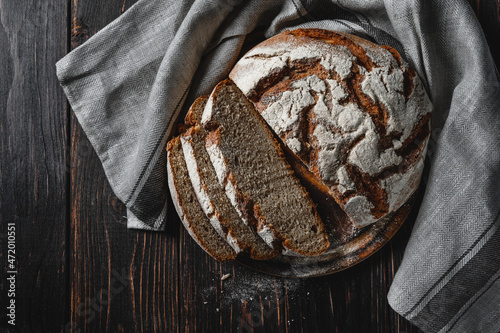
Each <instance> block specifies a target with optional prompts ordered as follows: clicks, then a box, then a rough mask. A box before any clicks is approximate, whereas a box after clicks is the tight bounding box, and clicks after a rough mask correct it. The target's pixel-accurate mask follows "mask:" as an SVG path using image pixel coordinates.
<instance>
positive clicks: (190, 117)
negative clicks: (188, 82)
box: [184, 95, 208, 126]
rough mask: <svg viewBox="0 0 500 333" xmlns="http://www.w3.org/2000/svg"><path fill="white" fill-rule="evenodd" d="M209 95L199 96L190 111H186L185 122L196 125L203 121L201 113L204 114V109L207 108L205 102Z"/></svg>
mask: <svg viewBox="0 0 500 333" xmlns="http://www.w3.org/2000/svg"><path fill="white" fill-rule="evenodd" d="M207 100H208V96H207V95H203V96H200V97H198V98H197V99H196V100H195V101H194V102H193V104H192V105H191V107H190V108H189V110H188V112H187V113H186V117H184V124H186V125H188V126H195V125H196V124H199V123H200V122H201V115H202V114H203V109H204V108H205V104H207Z"/></svg>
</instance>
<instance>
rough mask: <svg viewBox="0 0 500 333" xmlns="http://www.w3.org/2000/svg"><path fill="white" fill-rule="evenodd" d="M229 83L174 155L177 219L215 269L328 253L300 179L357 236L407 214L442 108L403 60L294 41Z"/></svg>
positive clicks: (271, 42) (283, 42) (256, 54)
mask: <svg viewBox="0 0 500 333" xmlns="http://www.w3.org/2000/svg"><path fill="white" fill-rule="evenodd" d="M229 77H230V79H227V80H225V81H222V82H220V83H219V84H218V85H217V86H216V87H215V89H214V90H213V91H212V93H211V95H210V96H202V97H200V98H198V99H197V100H196V101H195V103H194V104H193V105H192V106H191V108H190V110H189V112H188V114H187V115H186V118H185V124H186V127H185V130H184V131H182V134H181V135H179V136H178V137H175V138H173V139H172V140H171V141H170V142H169V143H168V147H167V150H168V175H169V188H170V191H171V195H172V197H173V199H174V200H173V201H174V203H175V206H176V209H177V212H178V214H179V216H180V217H181V220H182V222H183V223H184V225H185V227H186V229H187V230H188V231H189V233H190V234H191V236H192V237H193V238H194V239H195V240H196V241H197V242H198V244H200V246H201V247H202V248H203V249H204V250H205V251H206V252H208V253H209V254H210V255H212V256H213V257H214V258H216V259H218V260H227V259H233V258H235V257H236V256H237V255H238V254H240V253H245V254H248V255H249V256H250V257H251V258H253V259H269V258H272V257H274V256H276V255H278V254H280V253H283V254H289V255H303V256H314V255H319V254H321V253H323V252H324V251H325V250H326V249H327V248H328V247H329V240H328V236H327V232H326V229H325V225H324V223H323V222H322V220H321V218H320V216H319V214H318V211H317V207H316V205H315V203H314V202H313V201H312V200H311V198H310V195H309V194H308V192H307V191H306V189H305V188H304V187H303V186H302V185H301V183H300V181H299V179H298V178H297V176H298V177H300V179H301V181H303V183H307V185H308V188H311V187H310V186H312V188H313V189H314V191H315V192H316V191H318V192H321V193H322V195H324V196H325V197H327V198H329V200H330V202H333V203H335V205H336V206H337V207H339V209H340V210H341V211H342V214H343V215H345V216H347V221H344V222H345V223H346V224H350V225H351V226H352V227H353V228H364V227H367V226H369V225H371V224H374V223H376V222H377V221H379V220H381V219H382V218H384V217H385V216H387V215H388V214H389V213H391V212H395V211H397V210H398V209H399V208H400V207H402V205H403V204H404V203H405V202H406V201H407V200H408V199H409V198H410V197H411V195H412V194H413V193H414V192H415V191H416V190H417V188H418V184H419V182H420V177H421V174H422V170H423V165H424V164H423V161H424V158H425V152H426V147H427V142H428V139H429V135H430V117H431V111H432V104H431V102H430V100H429V98H428V96H427V94H426V91H425V89H424V86H423V84H422V82H421V81H420V79H419V78H418V76H417V75H416V72H415V71H414V70H412V69H411V68H410V67H409V66H408V64H407V63H406V62H405V61H404V59H402V58H401V57H400V55H399V53H398V52H397V51H396V50H394V49H393V48H391V47H388V46H380V45H377V44H375V43H372V42H370V41H367V40H365V39H362V38H360V37H357V36H353V35H349V34H345V33H337V32H332V31H326V30H320V29H298V30H294V31H285V32H283V33H281V34H279V35H277V36H274V37H272V38H270V39H268V40H266V41H264V42H263V43H261V44H259V45H257V46H256V47H254V48H253V49H252V50H250V51H249V52H248V53H247V54H246V55H244V56H243V57H242V58H241V59H240V60H239V61H238V63H237V64H236V65H235V67H234V68H233V70H232V71H231V73H230V74H229ZM284 151H285V152H286V154H284ZM290 165H292V166H293V168H292V167H291V166H290ZM294 170H295V171H294ZM320 208H322V207H320Z"/></svg>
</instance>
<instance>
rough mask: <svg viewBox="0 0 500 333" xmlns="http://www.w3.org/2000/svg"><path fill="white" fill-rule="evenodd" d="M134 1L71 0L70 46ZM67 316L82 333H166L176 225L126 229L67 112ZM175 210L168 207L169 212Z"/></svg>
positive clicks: (172, 310)
mask: <svg viewBox="0 0 500 333" xmlns="http://www.w3.org/2000/svg"><path fill="white" fill-rule="evenodd" d="M133 3H135V1H114V0H106V1H103V0H101V1H94V0H92V1H90V0H75V1H73V3H72V14H71V25H72V38H71V46H72V48H75V47H77V46H79V45H81V44H82V43H83V42H85V41H86V40H87V39H88V38H89V37H90V36H92V35H93V34H95V33H96V32H97V31H99V30H100V29H102V28H103V27H104V26H105V25H107V24H108V23H110V22H111V21H112V20H114V19H115V18H117V17H118V16H119V15H120V14H122V13H123V12H124V11H125V10H126V9H127V8H129V7H130V6H131V5H132V4H133ZM71 134H72V135H71V146H72V154H71V155H72V156H71V160H72V163H73V165H74V168H72V170H71V184H72V186H71V198H72V200H71V208H72V210H71V243H72V244H71V248H70V256H71V286H70V289H71V321H72V324H73V329H77V328H79V329H81V330H82V332H83V331H85V332H108V331H110V332H130V331H143V332H167V331H168V332H171V331H175V330H176V328H177V327H178V326H177V318H178V315H177V308H178V300H177V281H178V280H177V279H178V274H177V265H178V261H177V257H178V240H179V237H178V235H177V234H178V232H179V229H178V226H177V227H174V229H173V230H167V231H166V232H164V233H152V232H144V231H135V230H127V229H126V225H125V223H126V220H125V218H124V216H125V214H126V212H125V208H124V206H123V204H122V203H121V202H120V201H119V200H118V199H117V198H116V196H115V195H114V194H113V192H112V190H111V188H110V186H109V184H108V182H107V180H106V178H105V175H104V172H103V169H102V166H101V164H100V161H99V159H98V157H97V156H96V155H95V153H94V151H93V150H92V149H91V146H90V143H89V141H88V139H87V137H86V136H85V134H84V132H83V130H82V129H81V127H80V125H79V124H78V121H77V119H76V118H75V117H74V115H72V117H71ZM173 211H174V210H173V209H171V212H173Z"/></svg>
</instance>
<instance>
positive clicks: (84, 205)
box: [0, 0, 500, 332]
mask: <svg viewBox="0 0 500 333" xmlns="http://www.w3.org/2000/svg"><path fill="white" fill-rule="evenodd" d="M498 1H499V0H474V1H472V0H470V3H471V5H472V7H473V8H474V11H475V12H476V14H477V17H478V18H479V20H480V22H481V24H482V26H483V29H484V31H485V34H486V37H487V39H488V42H489V44H490V47H491V51H492V53H493V56H494V58H495V60H496V63H497V66H498V65H499V64H500V12H499V7H500V5H499V2H498ZM135 2H136V0H128V1H127V0H73V1H61V0H60V1H55V0H45V1H39V0H38V1H37V0H0V112H1V113H0V175H1V177H0V179H1V180H0V181H1V185H0V189H1V190H0V222H1V224H0V235H1V251H0V260H1V265H2V269H1V275H0V278H1V280H0V289H1V290H0V295H1V296H0V309H1V310H0V312H1V314H0V315H1V328H2V332H3V331H4V328H5V331H8V332H11V331H14V330H12V327H11V326H9V325H8V324H7V320H8V319H10V318H8V317H7V316H6V315H7V313H8V311H7V310H6V307H7V305H8V303H7V302H8V301H9V300H10V299H11V298H10V297H7V293H8V291H9V289H10V283H9V282H8V281H7V273H6V272H7V270H9V267H8V257H7V246H8V236H7V231H8V226H9V223H14V226H15V238H16V239H15V246H16V253H15V255H16V261H15V263H14V265H15V270H17V272H18V273H17V275H16V281H15V298H14V299H15V301H16V303H15V306H16V313H15V315H16V317H15V318H16V329H17V330H18V331H22V332H61V331H63V332H70V331H72V332H73V331H74V332H108V331H109V332H132V331H143V332H184V331H187V332H236V331H243V332H332V331H335V332H419V330H418V329H417V328H416V327H414V326H412V325H411V324H410V323H409V322H408V321H406V320H405V319H404V318H402V317H400V316H399V315H398V314H396V313H395V312H394V311H392V309H391V308H390V307H389V305H388V303H387V299H386V295H387V292H388V290H389V286H390V285H391V282H392V279H393V277H394V273H395V272H396V270H397V268H398V266H399V264H400V262H401V260H402V257H403V251H404V248H405V245H406V243H407V241H408V238H409V235H410V232H411V227H412V222H413V220H414V216H415V213H413V214H412V216H413V217H411V218H410V219H409V220H408V221H407V223H405V225H404V227H403V228H402V229H401V230H400V231H399V232H398V233H397V235H396V236H395V237H394V238H393V239H392V240H391V241H390V242H389V243H388V244H387V245H386V246H385V247H384V248H383V249H382V250H380V251H379V252H378V253H376V254H375V255H373V256H372V257H370V258H369V259H368V260H366V261H364V262H363V263H361V264H359V265H357V266H355V267H353V268H350V269H348V270H346V271H343V272H340V273H338V274H334V275H330V276H326V277H320V278H312V279H307V280H296V279H288V280H285V279H280V278H273V277H270V276H266V275H263V274H259V273H257V272H254V271H252V270H249V269H247V268H245V267H242V266H240V265H238V264H235V263H222V264H221V263H217V262H215V261H214V260H212V259H211V258H210V257H208V256H207V255H206V254H205V253H204V252H202V250H200V249H199V248H198V246H197V245H196V244H195V243H194V242H193V241H192V240H191V238H190V237H189V236H188V234H187V233H186V232H185V230H184V229H183V228H180V227H179V223H178V219H177V217H176V216H175V215H174V214H175V213H174V210H173V209H170V212H171V213H172V214H171V216H170V223H169V225H168V230H167V231H166V232H163V233H153V232H144V231H135V230H127V229H126V227H125V222H126V221H125V217H124V215H125V209H124V206H123V205H122V204H121V202H119V200H118V199H117V198H116V197H115V196H114V194H113V192H112V191H111V189H110V186H109V184H108V182H107V180H106V178H105V175H104V172H103V169H102V167H101V165H100V162H99V160H98V158H97V156H96V155H95V153H94V151H93V150H92V148H91V145H90V143H89V141H88V139H87V138H86V136H85V134H84V133H83V131H82V129H81V127H80V125H79V124H78V122H77V120H76V118H75V116H74V115H73V113H72V111H71V109H70V107H69V105H68V103H67V101H66V99H65V96H64V95H63V92H62V90H61V88H60V87H59V84H58V82H57V80H56V76H55V67H54V64H55V63H56V61H57V60H59V59H60V58H62V57H63V56H64V55H65V54H67V53H68V52H69V51H70V50H71V49H73V48H75V47H77V46H78V45H80V44H82V43H83V42H85V41H86V40H87V39H88V38H89V37H90V36H92V35H93V34H95V33H96V32H97V31H99V30H100V29H101V28H103V27H104V26H105V25H107V24H108V23H110V22H111V21H112V20H113V19H115V18H116V17H118V16H119V15H120V14H122V13H123V12H124V11H125V10H127V9H128V8H129V7H130V6H131V5H132V4H133V3H135ZM171 208H172V207H171ZM225 274H230V277H229V278H228V279H225V280H221V276H223V275H225ZM9 327H11V328H9Z"/></svg>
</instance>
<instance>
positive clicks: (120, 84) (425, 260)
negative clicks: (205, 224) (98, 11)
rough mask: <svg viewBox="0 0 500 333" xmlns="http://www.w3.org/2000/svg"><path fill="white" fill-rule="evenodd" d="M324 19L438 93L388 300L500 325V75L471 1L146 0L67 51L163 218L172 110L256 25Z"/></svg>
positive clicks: (214, 73) (157, 218) (101, 152)
mask: <svg viewBox="0 0 500 333" xmlns="http://www.w3.org/2000/svg"><path fill="white" fill-rule="evenodd" d="M298 27H317V28H325V29H330V30H338V31H344V32H348V33H353V34H358V35H360V36H362V37H365V38H368V39H371V40H373V41H375V42H377V43H379V44H386V45H390V46H392V47H394V48H395V49H397V50H398V51H399V52H400V54H401V55H402V56H403V57H404V58H405V59H406V60H407V61H408V62H409V63H410V65H411V66H412V67H413V68H414V69H415V70H416V71H417V72H418V74H419V76H420V78H421V79H422V81H423V82H424V84H425V86H426V89H427V91H428V93H429V95H430V97H431V99H432V101H433V103H434V113H433V118H432V126H433V128H432V135H431V141H430V144H429V148H428V156H427V161H428V162H431V163H428V165H427V172H426V174H425V176H424V181H425V183H426V191H425V195H424V199H423V202H422V204H421V208H420V212H419V215H418V218H417V221H416V223H415V226H414V229H413V232H412V235H411V238H410V241H409V243H408V246H407V248H406V251H405V256H404V259H403V262H402V264H401V266H400V268H399V270H398V272H397V274H396V276H395V278H394V282H393V284H392V286H391V289H390V292H389V295H388V300H389V303H390V305H391V306H392V307H393V309H394V310H395V311H397V312H398V313H400V314H402V315H403V316H404V317H406V318H407V319H409V320H410V321H411V322H412V323H414V324H415V325H417V326H419V327H420V328H421V329H422V330H424V331H425V332H495V333H497V332H499V331H500V255H499V254H500V230H499V223H500V222H499V214H500V213H499V209H500V200H499V194H500V185H499V184H500V182H499V179H500V149H499V144H500V112H499V111H500V85H499V80H498V74H497V73H498V72H496V69H495V65H494V62H493V60H492V57H491V55H490V53H489V49H488V45H487V43H486V41H485V38H484V36H483V34H482V30H481V27H480V25H479V23H478V22H477V20H476V18H475V16H474V13H473V12H472V10H471V8H470V6H469V4H468V3H467V2H466V1H465V0H385V1H382V0H378V1H377V0H372V1H366V0H302V1H301V0H284V1H275V0H261V1H242V0H210V1H207V0H183V1H180V0H140V1H138V2H137V3H136V4H135V5H133V6H132V7H131V8H130V9H129V10H128V11H127V12H125V13H124V14H123V15H122V16H120V17H119V18H118V19H117V20H115V21H114V22H112V23H111V24H109V25H108V26H107V27H106V28H104V29H103V30H101V31H100V32H98V33H97V34H96V35H94V36H93V37H92V38H90V39H89V40H88V41H87V42H86V43H84V44H83V45H82V46H80V47H78V48H76V49H74V50H73V51H72V52H71V53H69V54H68V55H67V56H65V57H64V58H63V59H61V60H60V61H59V62H58V63H57V75H58V77H59V80H60V82H61V85H62V87H63V89H64V92H65V93H66V95H67V97H68V100H69V102H70V104H71V106H72V108H73V111H74V112H75V114H76V116H77V118H78V120H79V122H80V124H81V126H82V128H83V129H84V131H85V133H86V134H87V136H88V138H89V140H90V142H91V143H92V145H93V147H94V148H95V150H96V152H97V155H98V156H99V158H100V160H101V161H102V164H103V167H104V171H105V173H106V176H107V178H108V180H109V183H110V185H111V186H112V188H113V191H114V192H115V194H116V195H117V197H118V198H119V199H120V200H122V201H123V202H124V203H125V205H126V206H127V217H128V222H127V225H128V227H130V228H143V229H152V230H162V229H163V228H164V226H165V223H166V221H165V218H166V208H167V192H168V191H167V180H166V172H165V165H166V155H165V144H166V141H167V139H168V138H169V137H170V136H171V134H172V133H173V129H174V122H175V120H176V118H177V117H178V116H179V114H182V112H183V110H186V108H187V106H189V105H190V104H191V102H192V101H193V100H194V98H196V97H197V96H199V95H202V94H207V93H209V92H210V90H211V89H212V88H213V87H214V85H215V84H216V83H217V82H218V81H220V80H221V79H223V78H225V77H226V76H227V74H228V73H229V70H230V69H231V67H232V66H233V64H234V63H235V61H236V60H237V55H238V54H239V52H240V51H241V49H242V47H244V41H245V37H246V36H247V35H248V34H250V33H251V32H252V31H255V30H259V31H263V33H264V35H265V36H266V37H270V36H272V35H274V34H277V33H279V32H281V31H283V30H285V29H290V28H298Z"/></svg>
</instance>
